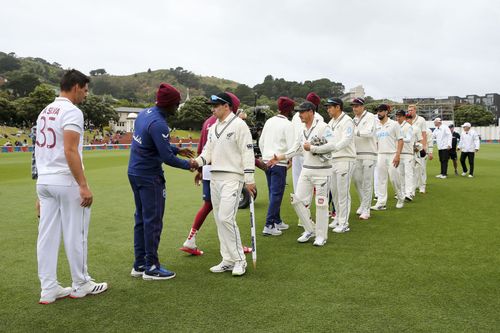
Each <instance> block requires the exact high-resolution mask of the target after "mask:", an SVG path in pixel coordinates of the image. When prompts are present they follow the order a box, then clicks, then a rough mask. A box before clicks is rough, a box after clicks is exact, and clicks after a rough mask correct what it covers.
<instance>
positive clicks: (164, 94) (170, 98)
mask: <svg viewBox="0 0 500 333" xmlns="http://www.w3.org/2000/svg"><path fill="white" fill-rule="evenodd" d="M180 101H181V93H180V92H179V90H177V89H175V88H174V87H172V86H171V85H170V84H167V83H162V84H160V87H159V88H158V91H157V92H156V106H158V107H160V108H162V107H168V106H172V105H179V103H180Z"/></svg>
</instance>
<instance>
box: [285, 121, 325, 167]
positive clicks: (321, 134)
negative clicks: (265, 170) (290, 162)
mask: <svg viewBox="0 0 500 333" xmlns="http://www.w3.org/2000/svg"><path fill="white" fill-rule="evenodd" d="M315 136H317V137H318V138H324V139H325V140H326V141H327V143H326V144H324V145H322V146H311V150H310V151H306V150H304V143H305V142H310V141H311V140H312V138H313V137H315ZM334 146H335V143H334V142H333V133H332V130H331V128H330V127H329V126H328V124H326V123H325V122H324V121H321V120H320V119H315V120H313V123H312V125H311V128H309V129H307V128H305V126H304V129H303V130H302V131H301V132H300V133H299V135H298V136H297V138H296V139H295V142H294V144H293V146H292V148H290V149H289V150H288V151H287V152H286V153H285V158H287V159H290V158H292V157H293V156H296V155H299V154H302V155H303V156H304V164H303V165H302V171H301V172H302V173H303V174H304V175H312V176H330V173H331V170H332V163H331V160H326V161H323V160H321V159H320V157H319V156H318V155H315V154H325V153H329V152H331V151H332V150H333V149H334Z"/></svg>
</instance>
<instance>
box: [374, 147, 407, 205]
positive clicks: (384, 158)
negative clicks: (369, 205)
mask: <svg viewBox="0 0 500 333" xmlns="http://www.w3.org/2000/svg"><path fill="white" fill-rule="evenodd" d="M395 155H396V154H383V153H382V154H378V156H377V169H378V184H377V185H378V186H377V193H378V199H377V206H385V205H386V204H387V176H389V180H390V181H391V183H392V188H393V189H394V192H395V193H396V195H397V197H398V200H403V199H404V197H403V195H402V193H401V183H400V182H399V173H398V169H397V168H395V167H394V166H393V165H392V161H393V160H394V156H395Z"/></svg>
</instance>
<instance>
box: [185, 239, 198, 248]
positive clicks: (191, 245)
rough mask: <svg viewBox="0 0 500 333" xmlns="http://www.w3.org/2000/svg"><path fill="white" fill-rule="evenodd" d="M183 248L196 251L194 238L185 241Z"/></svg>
mask: <svg viewBox="0 0 500 333" xmlns="http://www.w3.org/2000/svg"><path fill="white" fill-rule="evenodd" d="M182 246H184V247H188V248H190V249H196V248H197V246H196V237H191V239H186V241H185V242H184V244H182Z"/></svg>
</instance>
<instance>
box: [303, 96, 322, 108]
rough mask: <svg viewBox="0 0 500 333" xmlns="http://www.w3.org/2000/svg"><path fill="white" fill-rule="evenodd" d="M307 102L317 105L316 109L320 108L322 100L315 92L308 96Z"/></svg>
mask: <svg viewBox="0 0 500 333" xmlns="http://www.w3.org/2000/svg"><path fill="white" fill-rule="evenodd" d="M306 100H308V101H309V102H311V103H313V104H314V105H316V107H318V106H319V104H320V103H321V98H319V96H318V95H317V94H316V93H313V92H312V93H309V94H307V97H306Z"/></svg>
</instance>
